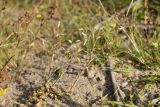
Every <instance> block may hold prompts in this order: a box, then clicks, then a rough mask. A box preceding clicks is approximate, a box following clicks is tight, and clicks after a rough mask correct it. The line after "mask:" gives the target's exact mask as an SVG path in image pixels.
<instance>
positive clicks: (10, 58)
mask: <svg viewBox="0 0 160 107" xmlns="http://www.w3.org/2000/svg"><path fill="white" fill-rule="evenodd" d="M13 57H14V56H11V57H10V58H9V59H8V61H7V62H6V63H5V64H4V65H3V68H2V69H1V70H0V72H3V70H4V69H5V67H6V66H7V65H8V63H9V62H10V60H11V59H12V58H13Z"/></svg>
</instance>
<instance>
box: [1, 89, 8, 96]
mask: <svg viewBox="0 0 160 107" xmlns="http://www.w3.org/2000/svg"><path fill="white" fill-rule="evenodd" d="M7 91H8V88H0V96H3V95H5V94H6V93H7Z"/></svg>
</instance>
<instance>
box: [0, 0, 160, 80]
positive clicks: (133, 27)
mask: <svg viewBox="0 0 160 107" xmlns="http://www.w3.org/2000/svg"><path fill="white" fill-rule="evenodd" d="M5 2H6V3H5ZM4 4H5V5H4ZM33 4H34V5H33ZM152 5H153V4H152ZM0 7H1V8H0V27H1V31H0V67H1V68H2V66H3V65H4V64H5V62H6V61H7V60H8V59H9V58H10V57H12V56H14V59H13V60H12V61H11V63H9V64H10V65H11V66H16V67H17V66H18V65H20V63H22V62H23V58H24V57H25V54H26V53H27V52H29V51H40V50H43V51H47V53H48V54H51V53H52V51H53V50H54V49H56V48H58V47H59V46H61V45H62V44H69V45H72V44H76V43H78V42H80V43H81V44H82V47H81V51H84V52H86V53H88V54H90V55H91V58H92V59H93V62H94V63H95V64H97V65H101V64H103V63H104V62H105V61H106V59H107V57H108V56H112V57H116V58H119V57H122V58H124V59H126V60H131V61H132V66H135V65H136V63H138V64H139V66H141V65H143V66H145V67H146V68H151V69H159V66H160V44H159V43H160V33H159V27H155V28H154V29H153V30H151V33H148V32H147V31H146V32H147V34H144V33H146V32H144V31H142V29H143V28H144V26H145V25H144V26H140V21H142V20H145V21H149V20H150V22H153V23H154V24H153V26H154V25H155V26H156V25H157V24H159V23H160V16H159V13H157V15H156V18H155V21H154V20H152V19H151V18H152V17H151V18H149V17H150V16H151V13H149V11H147V10H145V9H144V8H143V7H142V5H139V4H138V3H137V5H135V7H134V8H133V11H131V10H130V14H131V16H129V17H126V16H125V14H124V15H116V14H110V13H109V12H108V11H106V10H105V9H104V8H105V7H104V6H103V5H102V3H101V1H100V0H99V1H98V2H97V3H95V2H92V1H88V0H82V1H79V0H75V1H72V0H48V1H47V0H46V1H41V2H34V1H32V0H25V1H24V2H22V1H21V2H20V1H15V0H13V1H11V2H8V1H1V2H0ZM157 9H159V7H158V6H157V7H156V10H157ZM149 31H150V30H149ZM145 36H146V37H145ZM123 37H127V38H128V41H129V44H127V45H125V46H122V44H123V43H124V38H123ZM127 69H128V71H130V69H131V67H128V68H126V70H127ZM157 72H158V71H157ZM146 78H147V79H149V80H150V79H151V80H150V81H151V82H153V81H154V80H157V78H156V79H154V78H152V77H150V76H148V77H146Z"/></svg>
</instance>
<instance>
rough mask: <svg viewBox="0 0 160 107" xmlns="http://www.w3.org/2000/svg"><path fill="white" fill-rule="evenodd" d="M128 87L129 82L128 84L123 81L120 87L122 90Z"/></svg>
mask: <svg viewBox="0 0 160 107" xmlns="http://www.w3.org/2000/svg"><path fill="white" fill-rule="evenodd" d="M127 85H128V82H127V81H122V82H121V84H120V86H121V87H122V88H124V87H126V86H127Z"/></svg>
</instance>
